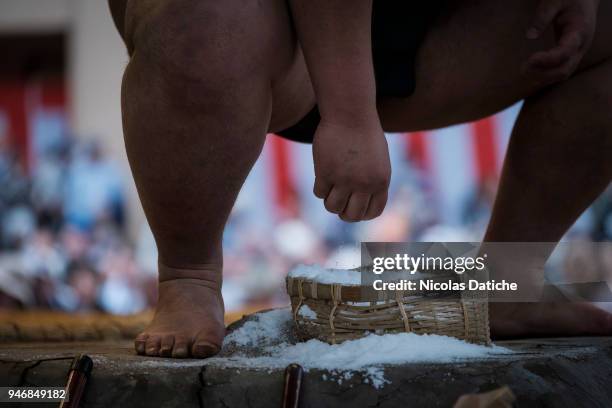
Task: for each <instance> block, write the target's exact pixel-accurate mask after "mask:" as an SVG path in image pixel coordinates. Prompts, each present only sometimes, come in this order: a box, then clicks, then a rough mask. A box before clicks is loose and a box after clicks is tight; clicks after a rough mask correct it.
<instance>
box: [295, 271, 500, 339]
mask: <svg viewBox="0 0 612 408" xmlns="http://www.w3.org/2000/svg"><path fill="white" fill-rule="evenodd" d="M287 293H288V294H289V296H290V298H291V309H292V311H293V318H294V321H295V324H296V327H297V334H298V336H299V337H300V338H301V339H302V340H309V339H319V340H321V341H324V342H327V343H330V344H336V343H341V342H343V341H345V340H353V339H357V338H360V337H363V336H365V335H367V334H369V333H376V334H387V333H401V332H408V333H416V334H439V335H445V336H452V337H456V338H458V339H462V340H465V341H467V342H470V343H476V344H483V345H489V344H490V343H491V339H490V332H489V312H488V303H487V302H486V301H483V300H482V299H480V300H473V299H471V300H468V299H466V298H463V297H461V298H457V297H446V298H445V297H444V296H441V297H435V298H430V297H427V296H426V295H424V294H420V295H415V294H414V293H405V292H401V291H376V290H374V289H373V288H371V287H367V286H354V285H342V284H323V283H317V282H314V281H312V280H308V279H304V278H297V277H296V278H293V277H287ZM306 306H307V308H306ZM300 311H302V312H300ZM306 311H307V312H308V313H305V312H306ZM313 312H314V313H313ZM315 315H316V316H315Z"/></svg>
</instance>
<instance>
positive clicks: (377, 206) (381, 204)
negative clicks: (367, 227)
mask: <svg viewBox="0 0 612 408" xmlns="http://www.w3.org/2000/svg"><path fill="white" fill-rule="evenodd" d="M386 205H387V190H385V191H381V192H380V193H377V194H374V195H373V196H372V199H371V200H370V204H369V205H368V209H367V210H366V212H365V214H364V216H363V219H364V220H371V219H373V218H376V217H378V216H379V215H380V214H382V212H383V210H384V209H385V206H386Z"/></svg>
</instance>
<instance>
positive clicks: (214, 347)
mask: <svg viewBox="0 0 612 408" xmlns="http://www.w3.org/2000/svg"><path fill="white" fill-rule="evenodd" d="M220 349H221V347H219V346H218V344H217V342H215V341H214V339H211V332H210V330H203V331H201V332H200V333H198V335H197V336H196V338H195V341H194V342H193V345H192V346H191V356H192V357H194V358H207V357H211V356H214V355H215V354H217V353H218V352H219V350H220Z"/></svg>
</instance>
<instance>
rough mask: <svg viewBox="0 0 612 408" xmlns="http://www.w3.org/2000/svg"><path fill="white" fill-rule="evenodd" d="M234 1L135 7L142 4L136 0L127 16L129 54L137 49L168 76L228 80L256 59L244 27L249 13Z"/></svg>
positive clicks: (170, 1) (167, 1) (167, 0)
mask: <svg viewBox="0 0 612 408" xmlns="http://www.w3.org/2000/svg"><path fill="white" fill-rule="evenodd" d="M131 3H139V2H131ZM236 5H237V4H236V2H234V1H227V2H220V1H214V0H164V1H161V2H159V3H157V4H156V5H155V7H150V8H149V9H147V10H139V7H140V8H142V7H144V6H140V5H138V4H136V5H135V6H134V7H132V9H131V10H128V15H127V17H126V20H127V21H126V33H127V35H129V37H130V41H131V43H132V44H133V48H134V49H133V52H132V54H133V55H141V58H142V59H143V60H145V61H146V63H147V64H150V65H153V66H154V67H153V68H159V72H160V73H162V74H163V76H164V77H166V78H171V80H172V81H176V80H178V81H180V80H186V81H189V82H191V83H192V85H197V83H200V82H202V81H208V82H209V83H210V84H211V85H212V84H225V86H227V84H231V83H232V81H234V80H236V79H239V78H240V77H246V75H248V73H249V69H251V70H252V69H253V64H254V63H255V62H256V61H254V57H253V52H252V51H253V48H252V47H251V46H252V45H253V44H252V43H253V39H252V38H249V36H248V35H247V34H250V33H245V30H244V26H245V24H246V25H249V19H248V16H245V15H244V14H245V12H244V10H241V9H239V8H238V7H236ZM244 8H247V7H244ZM241 20H242V21H241ZM237 27H240V29H237ZM249 58H250V60H249Z"/></svg>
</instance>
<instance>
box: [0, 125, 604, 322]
mask: <svg viewBox="0 0 612 408" xmlns="http://www.w3.org/2000/svg"><path fill="white" fill-rule="evenodd" d="M24 162H25V161H24V160H23V158H21V157H18V155H17V154H16V153H15V151H14V149H13V148H12V147H11V145H10V144H8V143H7V142H6V141H5V140H1V139H0V307H4V308H45V309H55V310H62V311H68V312H77V311H78V312H81V311H92V310H99V311H103V312H107V313H113V314H130V313H137V312H140V311H142V310H144V309H146V308H149V307H151V306H152V305H154V303H155V299H156V259H157V254H156V250H155V243H154V240H153V236H152V234H151V232H150V230H149V229H148V228H145V227H143V229H142V231H141V232H140V233H139V234H136V235H137V236H136V238H135V239H131V240H128V238H127V237H128V234H127V226H126V214H125V212H126V211H125V205H126V193H125V191H124V189H125V186H124V184H125V180H124V178H125V175H124V174H122V173H120V172H119V171H118V168H119V167H118V165H117V163H114V162H113V161H112V160H111V159H109V158H108V157H106V156H105V155H104V153H103V151H102V150H101V149H100V147H99V146H98V145H97V144H96V143H93V142H83V141H79V142H77V141H75V139H72V138H69V137H65V138H62V140H61V141H59V142H57V143H53V144H51V145H50V146H47V148H45V149H44V151H42V152H39V154H38V155H37V157H36V158H35V163H32V162H30V163H29V164H28V166H27V169H26V166H25V165H24ZM400 167H401V168H394V172H395V174H396V175H397V177H399V178H401V183H400V184H399V185H398V186H396V187H395V188H394V189H393V191H392V194H391V198H390V201H389V203H388V205H387V209H386V210H385V212H384V214H383V215H382V216H381V217H380V218H379V219H377V220H375V221H372V222H366V223H358V224H346V223H343V222H340V221H339V220H338V219H337V217H334V216H332V215H324V216H323V218H321V217H319V219H318V220H317V221H316V220H313V219H311V217H309V216H307V215H306V214H305V211H304V207H305V204H304V202H305V201H304V199H303V197H299V195H298V194H297V193H295V198H294V200H292V202H293V203H294V205H293V206H292V207H291V208H287V209H285V210H284V211H283V212H281V215H280V216H278V217H276V218H275V219H274V220H273V222H272V223H271V224H265V223H264V224H262V223H258V222H256V221H257V218H258V217H256V216H253V213H252V212H250V211H251V210H252V209H249V206H248V205H247V206H245V205H241V203H240V201H241V200H242V198H240V197H239V199H238V203H237V205H236V208H235V209H234V211H233V213H232V215H231V217H230V221H229V224H228V226H227V229H226V231H225V235H224V251H225V261H224V262H225V267H224V270H225V273H224V288H223V290H224V297H225V300H226V308H227V310H237V309H241V308H243V307H245V306H246V305H253V304H257V305H260V306H261V305H266V306H272V305H276V304H279V303H283V302H286V299H285V298H284V291H283V289H282V287H283V278H284V276H285V274H286V273H287V271H288V270H289V269H290V268H291V267H293V266H294V265H296V264H298V263H319V264H322V265H325V266H328V267H335V268H352V267H356V266H358V265H359V262H360V253H359V247H356V246H355V245H356V243H359V242H360V241H386V242H388V241H409V240H417V241H418V240H420V241H478V240H480V239H481V238H482V235H483V232H484V228H485V226H486V223H487V220H488V217H489V214H490V210H491V207H492V203H493V198H494V196H495V188H496V184H497V183H496V180H489V181H487V182H485V183H482V184H481V185H479V186H478V187H477V188H476V189H475V190H474V191H473V192H470V193H469V194H467V196H466V197H465V203H464V204H463V207H464V211H463V217H462V218H463V219H462V221H461V223H460V224H459V225H447V224H445V223H444V222H442V221H441V217H440V214H439V212H438V211H437V210H436V206H435V205H432V203H435V192H434V191H432V189H431V188H430V187H429V186H428V180H427V177H425V176H423V175H422V174H420V172H419V170H418V169H416V168H413V167H412V166H411V164H410V163H409V162H408V161H406V162H405V163H402V164H401V166H400ZM321 212H322V213H323V212H324V210H323V209H321ZM577 225H578V226H577V227H576V228H575V231H577V232H575V234H577V235H578V236H582V237H583V238H585V239H587V240H598V241H606V240H608V241H609V240H612V192H610V191H608V192H607V193H606V194H604V196H603V197H602V198H601V199H600V200H599V201H598V202H597V203H596V205H595V206H594V207H593V209H592V210H591V211H590V213H589V215H588V217H587V218H586V219H585V220H583V221H582V222H581V223H578V224H577ZM132 235H134V234H132ZM263 238H265V239H263Z"/></svg>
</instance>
